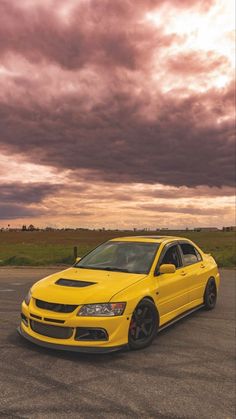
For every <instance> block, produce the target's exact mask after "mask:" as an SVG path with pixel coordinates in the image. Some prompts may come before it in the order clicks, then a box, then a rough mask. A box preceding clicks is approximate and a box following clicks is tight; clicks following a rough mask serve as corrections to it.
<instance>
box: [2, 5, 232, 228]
mask: <svg viewBox="0 0 236 419" xmlns="http://www.w3.org/2000/svg"><path fill="white" fill-rule="evenodd" d="M234 9H235V6H234V1H231V0H228V1H223V0H215V1H214V0H206V1H199V0H198V1H197V0H173V1H168V0H161V1H160V0H158V1H155V0H150V1H149V0H148V1H147V0H146V1H145V0H140V1H137V2H134V5H133V6H132V5H131V2H129V1H126V0H122V1H120V0H117V1H112V0H99V1H98V0H82V1H79V0H73V1H68V0H59V1H56V0H50V1H47V2H41V1H39V0H22V1H21V2H19V1H16V0H8V1H5V0H0V38H1V44H0V128H1V129H0V220H1V221H0V227H1V226H2V227H4V226H6V225H8V224H10V225H11V226H21V225H22V224H23V223H24V224H27V223H33V224H35V225H38V226H45V225H50V226H58V227H63V226H71V227H91V228H93V227H111V228H133V227H137V228H141V227H147V228H148V227H149V228H157V227H168V228H171V227H173V228H185V227H196V226H199V225H201V226H218V227H221V226H223V225H233V224H235V210H234V193H235V189H234V185H235V137H234V119H235V106H234V72H235V68H234V62H235V47H234V42H235V35H234V34H235V18H234V16H235V10H234Z"/></svg>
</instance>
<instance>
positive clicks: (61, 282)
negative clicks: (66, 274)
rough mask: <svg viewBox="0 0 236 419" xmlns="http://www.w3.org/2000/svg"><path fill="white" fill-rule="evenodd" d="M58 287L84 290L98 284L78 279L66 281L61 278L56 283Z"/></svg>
mask: <svg viewBox="0 0 236 419" xmlns="http://www.w3.org/2000/svg"><path fill="white" fill-rule="evenodd" d="M56 284H57V285H63V286H64V287H75V288H83V287H89V285H94V284H96V282H88V281H77V280H76V279H65V278H60V279H58V281H56Z"/></svg>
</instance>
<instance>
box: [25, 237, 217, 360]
mask: <svg viewBox="0 0 236 419" xmlns="http://www.w3.org/2000/svg"><path fill="white" fill-rule="evenodd" d="M78 259H79V258H78ZM219 281H220V277H219V272H218V269H217V265H216V262H215V261H214V259H213V258H212V256H211V255H209V254H205V253H203V252H202V250H201V249H199V247H198V246H196V245H195V244H194V243H193V242H191V241H190V240H187V239H184V238H180V237H170V236H168V237H164V236H163V237H161V236H143V237H142V236H134V237H122V238H115V239H113V240H109V241H107V242H106V243H103V244H101V245H100V246H98V247H97V248H95V249H94V250H92V251H91V252H90V253H88V254H87V255H86V256H84V257H82V258H81V259H80V260H77V261H76V263H75V265H74V266H73V267H71V268H69V269H66V270H64V271H61V272H59V273H56V274H53V275H50V276H48V277H46V278H44V279H42V280H41V281H38V282H37V283H36V284H34V285H33V286H32V288H31V289H30V291H29V293H28V294H27V296H26V297H25V299H24V301H23V303H22V312H21V325H20V327H19V328H18V331H19V333H20V334H21V335H22V336H23V337H25V338H26V339H28V340H30V341H31V342H34V343H36V344H38V345H41V346H45V347H48V348H56V349H66V350H72V351H79V352H90V353H94V352H102V353H104V352H111V351H116V350H119V349H121V348H124V347H129V348H130V349H140V348H144V347H146V346H148V345H149V344H150V343H151V342H152V341H153V339H154V337H155V336H156V333H157V331H158V330H161V329H163V328H164V327H166V326H168V325H170V324H172V323H173V322H175V321H177V320H179V319H180V318H182V317H183V316H186V315H187V314H189V313H191V312H193V311H194V310H196V309H198V308H200V307H203V306H204V307H205V308H206V309H208V310H210V309H213V308H214V306H215V304H216V299H217V293H218V288H219Z"/></svg>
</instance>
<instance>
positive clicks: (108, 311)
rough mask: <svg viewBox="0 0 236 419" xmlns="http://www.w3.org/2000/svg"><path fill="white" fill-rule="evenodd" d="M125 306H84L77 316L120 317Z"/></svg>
mask: <svg viewBox="0 0 236 419" xmlns="http://www.w3.org/2000/svg"><path fill="white" fill-rule="evenodd" d="M125 306H126V303H106V304H85V305H84V306H82V307H81V308H80V309H79V311H78V313H77V316H91V317H93V316H104V317H112V316H121V315H122V314H123V313H124V310H125Z"/></svg>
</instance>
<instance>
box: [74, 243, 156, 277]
mask: <svg viewBox="0 0 236 419" xmlns="http://www.w3.org/2000/svg"><path fill="white" fill-rule="evenodd" d="M158 247H159V244H158V243H143V242H125V241H123V242H122V241H119V242H118V241H109V242H106V243H104V244H101V245H100V246H98V247H97V248H96V249H94V250H92V252H90V253H89V254H88V255H86V256H84V257H83V258H82V259H81V260H80V261H79V262H78V263H76V264H75V266H76V267H77V268H83V269H101V270H106V271H114V272H115V271H117V272H130V273H137V274H147V273H148V272H149V270H150V268H151V266H152V262H153V259H154V257H155V254H156V252H157V249H158Z"/></svg>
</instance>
